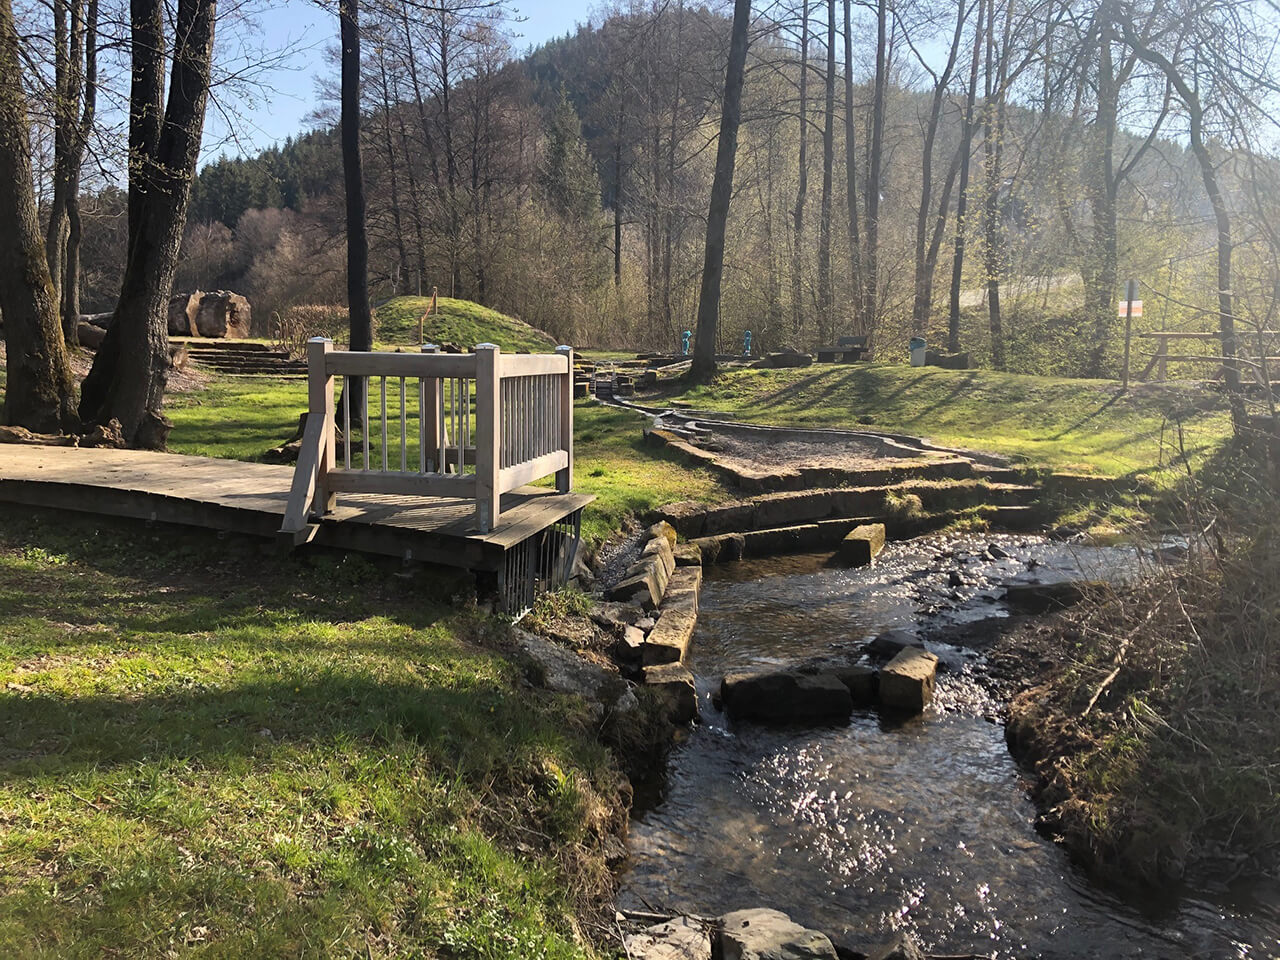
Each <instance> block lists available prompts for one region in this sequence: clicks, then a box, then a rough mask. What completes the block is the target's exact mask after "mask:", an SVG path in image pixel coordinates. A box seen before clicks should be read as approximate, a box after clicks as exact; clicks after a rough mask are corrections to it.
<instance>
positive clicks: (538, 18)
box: [204, 0, 591, 159]
mask: <svg viewBox="0 0 1280 960" xmlns="http://www.w3.org/2000/svg"><path fill="white" fill-rule="evenodd" d="M336 6H337V5H336V4H333V7H334V9H336ZM590 10H591V4H590V3H589V2H588V0H517V2H516V3H515V4H514V5H513V7H512V14H513V16H514V17H518V18H519V19H520V20H522V21H523V22H514V23H512V24H510V27H511V30H512V32H513V33H514V34H515V38H514V40H513V48H514V49H515V51H516V52H518V53H523V52H524V51H526V50H527V49H529V48H530V47H534V46H537V45H539V44H541V43H545V42H546V41H547V40H550V39H552V38H553V37H558V36H563V35H564V34H566V33H569V32H572V31H573V30H574V29H576V26H577V24H578V23H581V22H585V21H586V20H587V19H588V18H589V14H590ZM255 21H256V26H257V29H256V30H254V31H253V33H252V35H250V36H243V35H241V34H243V33H244V31H239V32H238V33H234V32H233V33H223V34H222V46H221V48H220V50H219V54H220V56H221V57H222V58H223V62H224V66H225V68H226V69H228V70H236V69H237V68H238V64H239V63H240V62H244V61H246V60H252V59H254V58H255V56H256V54H257V53H258V51H260V50H265V51H274V52H276V53H277V54H278V52H279V51H281V50H285V49H289V48H290V47H292V48H294V49H295V52H294V53H293V54H292V55H291V56H290V57H288V59H287V62H285V63H281V64H280V65H279V66H278V68H273V69H271V70H269V71H268V72H267V73H266V75H265V76H262V77H260V78H258V79H259V80H260V82H261V83H262V84H264V88H263V89H261V90H259V91H258V92H256V93H252V92H250V93H249V96H250V97H251V98H252V99H246V92H245V91H243V90H241V89H237V88H231V87H227V88H223V89H222V90H221V91H219V99H220V100H221V101H222V104H223V107H222V108H221V109H220V108H219V106H218V105H217V104H216V103H215V104H214V105H213V107H212V109H211V111H210V114H209V122H208V125H207V127H206V133H205V141H204V147H205V154H206V158H207V159H213V157H215V156H217V155H218V154H220V153H227V154H237V153H243V152H245V151H249V150H255V149H259V148H261V147H265V146H268V145H270V144H271V143H275V142H277V141H281V140H284V138H285V137H288V136H291V135H293V134H296V133H298V132H299V131H301V130H304V129H306V128H307V127H308V126H309V123H308V121H307V117H308V115H309V114H312V113H314V111H315V110H316V109H317V107H320V106H322V103H321V98H320V95H319V94H318V92H317V89H318V86H317V79H316V78H317V75H318V74H320V73H322V72H325V71H332V70H336V67H335V66H332V65H330V64H329V63H328V62H327V61H326V58H325V49H326V48H327V47H332V46H334V45H335V44H336V42H337V35H338V19H337V16H336V14H335V13H333V12H331V11H330V10H325V9H321V8H320V7H319V6H317V5H316V4H315V3H313V2H308V0H288V2H287V3H269V4H268V5H267V6H266V7H265V8H260V10H259V12H258V13H257V14H256V17H255ZM333 82H334V83H335V84H336V76H335V77H334V81H333ZM233 115H235V119H234V120H233V119H232V116H233Z"/></svg>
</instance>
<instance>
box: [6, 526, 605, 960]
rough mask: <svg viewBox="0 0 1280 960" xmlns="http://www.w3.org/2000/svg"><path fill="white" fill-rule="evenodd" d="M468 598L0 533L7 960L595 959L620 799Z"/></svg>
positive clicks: (249, 551) (198, 552)
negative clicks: (591, 929)
mask: <svg viewBox="0 0 1280 960" xmlns="http://www.w3.org/2000/svg"><path fill="white" fill-rule="evenodd" d="M450 591H451V588H450V585H449V584H448V583H447V582H444V581H440V580H436V579H430V578H429V575H427V574H424V573H418V574H415V575H413V576H397V575H394V572H393V571H390V570H387V569H382V568H379V567H376V566H374V565H373V564H371V563H370V562H368V561H365V560H363V559H361V558H359V557H356V556H347V557H342V556H339V555H331V554H313V555H311V556H310V557H309V558H306V559H297V558H287V557H283V556H277V555H274V554H273V555H271V556H267V555H265V553H264V552H263V549H262V547H261V546H260V545H258V544H256V543H251V542H247V541H241V540H238V539H236V538H231V539H228V540H223V541H219V540H215V539H214V538H213V537H212V536H211V535H200V536H196V535H182V534H179V533H177V532H175V531H174V530H172V529H167V528H154V529H150V530H147V529H143V528H141V527H139V526H138V525H125V524H118V525H111V524H106V523H102V522H99V521H93V520H86V519H79V518H76V517H74V516H69V515H60V516H53V515H42V514H31V513H29V512H23V513H22V514H21V515H19V514H17V513H16V512H13V511H10V512H6V513H5V514H3V515H0V729H2V730H3V738H2V739H0V811H3V814H2V815H0V890H2V891H3V898H2V899H0V955H2V956H6V957H19V956H22V957H59V958H65V957H101V956H120V957H166V956H172V955H174V953H175V952H182V951H186V950H190V951H191V953H192V954H198V955H200V956H209V957H249V956H252V957H273V956H278V957H299V956H317V957H318V956H325V957H329V956H349V957H362V958H364V957H374V956H376V957H390V956H397V957H399V956H418V957H449V958H492V960H499V958H507V957H516V956H520V957H546V958H572V957H590V956H594V955H595V954H594V953H593V951H592V949H591V947H590V946H586V945H583V943H582V942H581V941H582V939H583V938H582V937H581V936H580V934H579V932H578V927H579V921H580V919H581V918H583V917H584V916H590V915H593V914H594V912H595V911H597V910H600V909H604V908H605V906H606V904H607V901H608V899H609V894H608V891H609V878H608V871H607V868H606V864H605V857H604V854H603V853H602V849H603V839H602V838H603V837H604V835H605V834H606V833H608V832H609V831H610V830H611V829H613V828H616V827H617V826H618V824H619V822H620V821H619V817H620V816H621V809H622V807H621V799H620V798H621V792H620V790H619V784H620V781H619V779H618V775H617V774H616V772H615V771H614V767H613V765H612V763H611V761H610V759H609V757H608V754H607V752H606V751H605V749H604V748H603V747H601V746H599V745H598V743H597V742H596V740H595V737H594V733H593V728H592V726H591V724H590V723H589V721H588V720H587V718H586V716H585V714H584V709H583V707H582V706H581V705H580V704H579V703H577V702H575V701H571V700H568V699H563V698H551V697H541V696H538V695H535V694H533V693H531V692H530V691H528V690H527V689H523V688H521V687H520V686H519V684H518V679H519V678H518V677H517V675H516V671H515V669H514V668H513V667H512V665H511V664H510V663H509V662H508V661H507V660H505V659H503V658H502V657H501V656H499V655H497V654H496V653H495V652H494V649H493V645H494V644H495V643H497V642H498V635H497V633H496V632H495V630H496V625H495V623H494V622H493V621H491V620H487V619H485V618H483V617H481V616H479V615H478V614H476V613H474V612H467V611H465V610H459V609H455V608H451V607H448V606H446V605H444V600H445V598H447V597H448V596H449V594H450Z"/></svg>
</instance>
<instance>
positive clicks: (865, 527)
mask: <svg viewBox="0 0 1280 960" xmlns="http://www.w3.org/2000/svg"><path fill="white" fill-rule="evenodd" d="M883 549H884V524H883V523H864V524H862V525H861V526H857V527H854V528H853V529H852V530H850V531H849V533H848V535H847V536H846V537H845V538H844V539H843V540H841V541H840V546H839V547H838V548H837V549H836V556H835V559H836V561H837V562H839V563H843V564H844V565H845V566H850V567H865V566H866V565H867V564H869V563H870V562H871V561H872V560H874V559H875V558H876V556H877V555H878V554H879V553H880V551H881V550H883Z"/></svg>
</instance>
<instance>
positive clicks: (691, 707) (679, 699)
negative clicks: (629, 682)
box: [644, 663, 698, 723]
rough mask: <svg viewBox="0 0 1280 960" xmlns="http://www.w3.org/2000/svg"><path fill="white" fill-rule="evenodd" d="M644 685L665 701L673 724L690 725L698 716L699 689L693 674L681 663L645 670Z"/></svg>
mask: <svg viewBox="0 0 1280 960" xmlns="http://www.w3.org/2000/svg"><path fill="white" fill-rule="evenodd" d="M644 685H645V686H646V687H648V688H649V689H651V690H653V691H654V693H655V694H657V696H658V697H659V698H660V699H661V700H662V701H663V705H664V707H665V709H666V713H667V716H668V717H669V718H670V719H671V722H672V723H690V722H692V721H693V720H695V719H697V716H698V688H697V685H696V684H695V683H694V680H693V674H692V673H690V672H689V670H688V668H687V667H684V666H682V665H681V664H679V663H658V664H654V665H652V666H648V667H645V668H644Z"/></svg>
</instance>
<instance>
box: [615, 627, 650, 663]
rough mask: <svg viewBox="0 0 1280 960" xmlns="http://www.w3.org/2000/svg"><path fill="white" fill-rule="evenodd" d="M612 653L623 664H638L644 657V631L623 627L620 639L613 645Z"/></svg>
mask: <svg viewBox="0 0 1280 960" xmlns="http://www.w3.org/2000/svg"><path fill="white" fill-rule="evenodd" d="M614 651H615V652H616V655H617V658H618V659H619V660H621V661H622V662H623V663H639V662H640V658H641V657H642V656H643V655H644V631H643V630H641V629H640V628H639V627H623V628H622V638H621V639H620V640H618V642H617V643H616V644H614Z"/></svg>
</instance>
